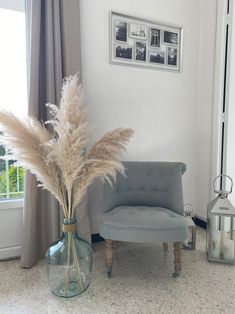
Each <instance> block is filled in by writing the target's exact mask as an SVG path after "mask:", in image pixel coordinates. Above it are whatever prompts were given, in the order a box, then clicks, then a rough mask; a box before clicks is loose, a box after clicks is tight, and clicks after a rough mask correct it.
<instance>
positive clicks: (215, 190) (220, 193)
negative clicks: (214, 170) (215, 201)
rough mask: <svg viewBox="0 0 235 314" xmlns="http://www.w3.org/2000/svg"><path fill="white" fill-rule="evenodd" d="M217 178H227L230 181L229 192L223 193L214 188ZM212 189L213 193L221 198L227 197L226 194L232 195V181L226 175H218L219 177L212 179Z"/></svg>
mask: <svg viewBox="0 0 235 314" xmlns="http://www.w3.org/2000/svg"><path fill="white" fill-rule="evenodd" d="M219 178H228V179H229V180H230V181H231V186H230V190H229V191H226V190H225V191H224V190H223V189H222V190H217V189H216V187H215V182H216V180H217V179H219ZM213 188H214V192H215V193H217V194H219V195H221V196H224V197H227V196H228V194H230V193H232V191H233V180H232V178H231V177H230V176H228V175H225V174H220V175H219V176H217V177H215V178H214V181H213Z"/></svg>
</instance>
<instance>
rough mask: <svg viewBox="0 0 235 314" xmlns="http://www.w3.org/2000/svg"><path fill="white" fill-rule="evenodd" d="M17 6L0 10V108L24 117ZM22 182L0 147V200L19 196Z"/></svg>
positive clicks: (22, 42) (23, 47)
mask: <svg viewBox="0 0 235 314" xmlns="http://www.w3.org/2000/svg"><path fill="white" fill-rule="evenodd" d="M8 2H11V4H13V1H8ZM19 3H21V6H18V5H19ZM17 6H18V7H17ZM17 6H16V7H15V8H14V10H13V9H12V8H0V38H1V49H0V69H1V75H0V91H1V92H0V108H1V109H6V110H10V111H12V112H13V113H14V114H17V115H18V116H24V115H26V114H27V77H26V74H27V73H26V38H25V12H24V8H23V1H17ZM22 9H23V10H22ZM23 182H24V170H23V168H21V167H18V166H16V164H15V161H14V160H12V158H11V156H10V155H9V154H8V152H7V151H6V150H5V148H4V147H3V146H0V199H12V198H19V197H22V196H23V186H24V184H23Z"/></svg>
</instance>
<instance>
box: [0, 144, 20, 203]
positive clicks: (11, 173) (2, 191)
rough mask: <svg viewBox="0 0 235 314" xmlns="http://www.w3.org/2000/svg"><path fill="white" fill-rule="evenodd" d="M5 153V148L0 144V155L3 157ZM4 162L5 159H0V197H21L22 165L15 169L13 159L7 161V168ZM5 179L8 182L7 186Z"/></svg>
mask: <svg viewBox="0 0 235 314" xmlns="http://www.w3.org/2000/svg"><path fill="white" fill-rule="evenodd" d="M5 154H6V152H5V148H4V147H3V146H2V145H0V156H1V157H4V156H5ZM6 162H7V161H6V160H4V159H0V199H2V198H18V197H22V196H23V191H24V177H25V170H24V168H22V167H19V168H18V170H17V167H15V166H14V162H15V161H14V160H9V161H8V167H9V168H8V169H7V168H6ZM17 176H18V179H17ZM7 181H8V182H9V186H8V183H7ZM7 190H8V191H7Z"/></svg>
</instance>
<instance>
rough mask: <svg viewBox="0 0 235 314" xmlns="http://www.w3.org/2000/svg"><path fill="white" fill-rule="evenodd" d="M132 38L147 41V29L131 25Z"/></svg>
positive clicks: (139, 25) (142, 26)
mask: <svg viewBox="0 0 235 314" xmlns="http://www.w3.org/2000/svg"><path fill="white" fill-rule="evenodd" d="M130 36H131V37H134V38H141V39H147V27H146V26H144V25H141V24H134V23H131V24H130Z"/></svg>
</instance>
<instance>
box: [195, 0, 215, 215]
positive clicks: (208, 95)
mask: <svg viewBox="0 0 235 314" xmlns="http://www.w3.org/2000/svg"><path fill="white" fill-rule="evenodd" d="M216 16H217V1H215V0H209V1H207V0H201V9H200V26H199V31H200V41H199V64H198V78H197V79H198V88H197V97H196V115H195V133H196V142H195V144H194V145H195V147H196V156H195V158H196V173H197V176H196V191H195V192H196V207H195V209H196V212H197V216H199V217H201V218H203V219H205V218H206V215H207V212H206V206H207V204H208V203H209V201H210V199H211V180H212V174H211V169H212V164H211V162H212V128H213V125H212V120H213V102H214V99H213V94H214V87H213V84H214V65H215V48H216Z"/></svg>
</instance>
